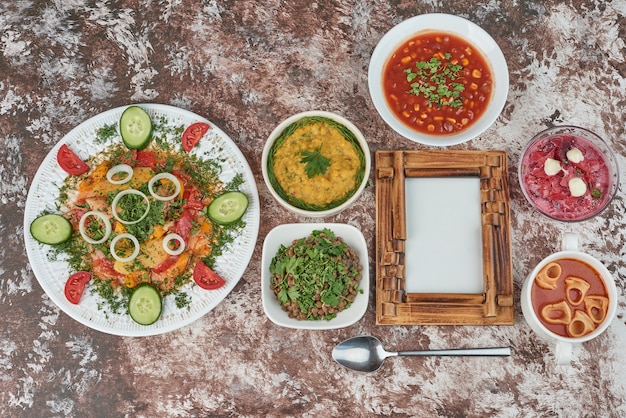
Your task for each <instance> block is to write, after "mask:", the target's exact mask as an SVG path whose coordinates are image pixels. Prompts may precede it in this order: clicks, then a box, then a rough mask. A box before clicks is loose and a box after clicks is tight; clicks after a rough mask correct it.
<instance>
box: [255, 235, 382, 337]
mask: <svg viewBox="0 0 626 418" xmlns="http://www.w3.org/2000/svg"><path fill="white" fill-rule="evenodd" d="M369 282H370V279H369V261H368V255H367V245H366V242H365V238H364V237H363V234H362V233H361V232H360V231H359V230H358V229H356V228H355V227H353V226H351V225H347V224H339V223H336V224H325V223H312V224H285V225H279V226H277V227H276V228H274V229H273V230H272V231H270V232H269V234H268V235H267V237H266V238H265V242H264V244H263V254H262V275H261V283H262V289H261V294H262V301H263V309H264V311H265V313H266V315H267V316H268V318H269V319H270V320H272V322H274V323H276V324H277V325H281V326H284V327H289V328H298V329H334V328H342V327H346V326H349V325H352V324H354V323H355V322H356V321H358V320H359V319H360V318H361V317H362V316H363V314H364V313H365V311H366V310H367V306H368V300H369Z"/></svg>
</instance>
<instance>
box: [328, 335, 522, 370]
mask: <svg viewBox="0 0 626 418" xmlns="http://www.w3.org/2000/svg"><path fill="white" fill-rule="evenodd" d="M510 355H511V348H510V347H491V348H455V349H451V350H410V351H396V352H389V351H385V349H384V348H383V345H382V343H381V342H380V340H379V339H378V338H376V337H373V336H370V335H361V336H359V337H352V338H348V339H347V340H345V341H342V342H340V343H339V344H337V345H336V346H335V348H334V349H333V359H335V361H336V362H337V363H339V364H341V365H342V366H344V367H346V368H348V369H350V370H355V371H357V372H366V373H369V372H374V371H376V370H378V369H379V368H380V366H382V365H383V362H384V361H385V359H386V358H387V357H397V356H510Z"/></svg>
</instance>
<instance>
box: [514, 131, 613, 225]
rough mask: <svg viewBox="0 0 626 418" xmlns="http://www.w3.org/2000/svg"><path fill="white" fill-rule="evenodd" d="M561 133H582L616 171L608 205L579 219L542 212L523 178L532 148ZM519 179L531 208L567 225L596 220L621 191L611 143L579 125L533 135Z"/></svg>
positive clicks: (519, 172)
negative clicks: (525, 163) (530, 194)
mask: <svg viewBox="0 0 626 418" xmlns="http://www.w3.org/2000/svg"><path fill="white" fill-rule="evenodd" d="M559 131H567V132H572V131H574V132H576V131H577V132H580V133H582V134H583V139H586V140H589V141H590V142H591V144H592V145H593V146H594V147H596V148H598V151H599V152H600V153H601V154H602V155H603V156H604V158H605V161H606V163H607V166H608V167H609V170H610V171H612V170H614V171H615V172H614V173H609V174H612V176H611V179H612V180H614V182H613V183H611V184H610V186H611V187H610V192H609V194H610V195H609V197H608V199H606V203H605V204H604V205H603V206H601V207H600V208H599V209H596V210H595V211H592V212H589V213H588V214H587V215H585V216H583V217H581V218H578V219H566V218H560V217H558V216H555V215H552V214H549V213H547V212H544V211H543V210H541V209H540V208H539V207H538V206H537V205H536V204H535V202H534V201H533V200H532V199H531V197H530V196H529V194H528V191H527V190H526V186H525V183H524V179H523V176H522V169H523V162H524V156H525V155H526V153H527V152H528V151H529V150H530V148H531V146H532V145H534V144H535V143H537V142H539V141H541V140H545V139H547V138H549V137H550V136H551V135H550V134H551V133H552V132H555V134H556V132H559ZM594 139H595V141H594ZM600 148H603V149H600ZM517 179H518V181H519V185H520V189H521V190H522V194H523V195H524V197H525V198H526V201H527V202H528V203H529V204H530V206H531V207H532V208H533V209H535V210H536V211H537V212H539V213H541V214H542V215H545V216H547V217H548V218H550V219H554V220H556V221H560V222H567V223H574V222H582V221H586V220H589V219H591V218H594V217H596V216H598V215H600V214H601V213H602V212H604V211H605V210H606V209H607V208H608V207H609V206H610V204H611V202H612V201H613V199H614V198H615V196H616V195H617V190H618V189H619V185H620V174H619V164H618V162H617V156H616V154H615V152H614V151H613V149H612V148H611V146H610V145H609V143H608V142H607V141H606V140H605V139H604V138H602V137H601V136H600V135H598V134H597V133H595V132H594V131H592V130H590V129H587V128H583V127H581V126H577V125H555V126H551V127H548V128H546V129H543V130H541V131H539V132H538V133H536V134H535V135H533V137H532V138H531V139H530V140H529V141H528V142H527V143H526V144H525V145H524V148H522V152H521V153H520V157H519V162H518V164H517Z"/></svg>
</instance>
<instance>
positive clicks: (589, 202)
mask: <svg viewBox="0 0 626 418" xmlns="http://www.w3.org/2000/svg"><path fill="white" fill-rule="evenodd" d="M518 174H519V180H520V184H521V186H522V191H523V192H524V195H525V196H526V198H527V199H528V201H529V202H530V203H531V204H532V205H533V206H534V207H535V208H536V209H537V210H539V211H540V212H542V213H543V214H545V215H547V216H549V217H551V218H554V219H557V220H561V221H582V220H585V219H589V218H591V217H593V216H595V215H597V214H598V213H600V212H601V211H602V210H604V209H605V208H606V207H607V206H608V204H609V203H610V202H611V200H612V199H613V197H614V196H615V193H616V192H617V186H618V184H619V178H618V177H619V171H618V167H617V160H616V158H615V155H614V154H613V152H612V151H611V149H610V148H609V146H608V145H607V144H606V143H605V142H604V140H602V138H600V137H599V136H598V135H596V134H594V133H593V132H591V131H589V130H586V129H583V128H579V127H576V126H557V127H553V128H549V129H546V130H545V131H543V132H540V133H539V134H537V135H536V136H535V137H534V138H533V139H532V140H531V141H530V142H529V143H528V145H526V148H525V149H524V151H523V153H522V157H521V160H520V165H519V173H518Z"/></svg>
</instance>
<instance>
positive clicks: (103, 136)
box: [94, 124, 117, 144]
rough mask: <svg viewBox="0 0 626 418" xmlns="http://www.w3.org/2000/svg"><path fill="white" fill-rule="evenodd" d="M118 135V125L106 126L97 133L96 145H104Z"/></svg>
mask: <svg viewBox="0 0 626 418" xmlns="http://www.w3.org/2000/svg"><path fill="white" fill-rule="evenodd" d="M116 135H117V125H115V124H110V125H104V126H103V127H101V128H98V130H97V131H96V140H95V141H94V142H95V143H96V144H104V143H105V142H106V141H108V140H109V139H111V138H114V137H115V136H116Z"/></svg>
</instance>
